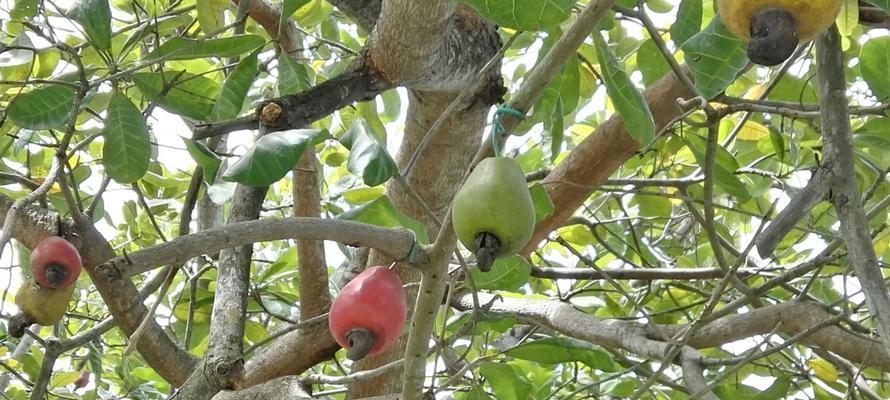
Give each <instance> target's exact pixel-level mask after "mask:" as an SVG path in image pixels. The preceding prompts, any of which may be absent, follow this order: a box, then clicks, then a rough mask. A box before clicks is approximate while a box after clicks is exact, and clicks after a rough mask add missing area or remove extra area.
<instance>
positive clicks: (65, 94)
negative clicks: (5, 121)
mask: <svg viewBox="0 0 890 400" xmlns="http://www.w3.org/2000/svg"><path fill="white" fill-rule="evenodd" d="M75 97H76V94H75V92H74V88H72V87H69V86H62V85H47V86H44V87H41V88H38V89H35V90H32V91H30V92H28V93H22V94H21V95H19V96H18V97H16V98H15V101H13V103H12V105H10V106H9V110H7V114H8V116H9V119H10V120H12V123H14V124H16V125H18V126H20V127H22V128H26V129H34V130H39V129H53V128H58V127H60V126H62V125H65V124H66V123H67V122H68V120H69V119H70V118H71V114H72V113H73V110H74V99H75Z"/></svg>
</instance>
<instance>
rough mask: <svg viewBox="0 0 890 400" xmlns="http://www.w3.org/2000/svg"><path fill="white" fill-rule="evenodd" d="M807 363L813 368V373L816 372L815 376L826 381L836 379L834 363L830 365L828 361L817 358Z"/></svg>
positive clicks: (830, 381) (829, 381) (831, 381)
mask: <svg viewBox="0 0 890 400" xmlns="http://www.w3.org/2000/svg"><path fill="white" fill-rule="evenodd" d="M807 365H809V366H810V368H812V369H813V373H815V374H816V377H817V378H819V379H821V380H823V381H825V382H827V383H833V382H835V381H837V375H838V374H837V369H835V368H834V365H831V363H830V362H828V361H825V360H823V359H821V358H817V359H815V360H810V361H807Z"/></svg>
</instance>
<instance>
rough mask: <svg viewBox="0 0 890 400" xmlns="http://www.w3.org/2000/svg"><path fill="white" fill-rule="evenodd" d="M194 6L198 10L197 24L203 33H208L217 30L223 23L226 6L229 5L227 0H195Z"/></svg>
mask: <svg viewBox="0 0 890 400" xmlns="http://www.w3.org/2000/svg"><path fill="white" fill-rule="evenodd" d="M195 6H196V8H197V11H198V25H200V26H201V31H202V32H204V34H205V35H206V34H210V33H212V32H215V31H217V30H219V29H220V28H222V27H223V25H225V22H226V15H225V11H226V8H228V7H229V2H228V1H227V0H196V1H195Z"/></svg>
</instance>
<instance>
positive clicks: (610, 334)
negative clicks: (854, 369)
mask: <svg viewBox="0 0 890 400" xmlns="http://www.w3.org/2000/svg"><path fill="white" fill-rule="evenodd" d="M479 301H480V302H482V303H491V308H490V309H489V311H488V312H489V313H491V314H498V315H509V316H513V317H517V318H520V319H523V320H527V321H531V322H534V323H535V324H538V325H541V326H544V327H547V328H550V329H553V330H556V331H558V332H560V333H562V334H565V335H567V336H571V337H574V338H577V339H582V340H586V341H588V342H590V343H593V344H596V345H600V346H603V347H607V348H621V349H624V350H628V351H631V352H633V353H635V354H637V355H638V356H641V357H646V358H650V359H653V360H661V359H662V358H663V357H664V355H665V354H666V353H665V350H667V349H668V348H669V347H668V346H670V344H669V342H665V341H662V338H663V337H664V336H667V337H669V338H670V337H673V336H675V335H677V334H678V333H680V332H683V331H684V330H685V329H687V325H643V324H638V323H634V322H629V321H619V320H605V319H599V318H597V317H594V316H592V315H589V314H586V313H584V312H582V311H579V310H577V309H575V308H574V307H572V306H571V305H570V304H567V303H563V302H559V301H555V300H538V299H529V298H514V297H509V298H501V297H499V296H496V295H492V294H487V293H479ZM451 305H452V307H454V308H456V309H458V310H461V311H470V310H472V309H473V300H472V294H470V293H460V294H458V295H455V297H454V298H453V299H452V301H451ZM831 318H834V316H833V315H831V314H830V313H829V312H828V311H826V310H825V309H824V308H822V306H820V305H817V304H814V303H805V302H789V303H782V304H777V305H771V306H766V307H763V308H758V309H754V310H752V311H751V312H748V313H745V314H735V315H731V316H727V317H724V318H721V319H718V320H714V321H711V322H708V323H706V324H704V325H703V326H702V327H701V328H700V329H699V331H698V333H696V334H695V336H693V337H692V339H691V340H690V342H689V344H688V345H689V346H691V347H693V348H695V349H704V348H711V347H718V346H721V345H724V344H727V343H731V342H734V341H737V340H741V339H745V338H749V337H752V336H757V335H763V334H767V333H769V332H770V331H772V330H773V328H775V327H776V325H777V324H780V323H781V328H780V329H781V331H782V332H783V333H785V334H788V335H795V334H798V333H800V332H803V331H805V330H807V329H808V328H810V327H812V326H814V325H817V324H819V323H821V322H822V321H825V320H828V319H831ZM662 335H664V336H662ZM803 342H804V343H808V344H811V345H814V346H818V347H821V348H823V349H825V350H828V351H831V352H832V353H835V354H838V355H840V356H842V357H844V358H846V359H848V360H851V361H853V362H855V363H861V364H865V365H868V366H872V367H875V368H878V369H880V370H882V371H890V352H887V351H886V350H884V349H883V348H881V346H879V345H878V344H877V343H875V342H873V341H871V340H869V339H867V338H864V337H861V336H859V335H856V334H853V333H850V332H847V331H845V330H843V329H841V328H839V327H837V326H828V327H825V328H822V329H820V330H818V331H816V332H815V333H813V334H811V335H809V336H808V337H807V338H805V339H804V340H803ZM681 354H682V353H681ZM687 356H688V355H687ZM692 359H695V357H693V358H692ZM699 360H700V358H699V359H698V360H697V361H699Z"/></svg>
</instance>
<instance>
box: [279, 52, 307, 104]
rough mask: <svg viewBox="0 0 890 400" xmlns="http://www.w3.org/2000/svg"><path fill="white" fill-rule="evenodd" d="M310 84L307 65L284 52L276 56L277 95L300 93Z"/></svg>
mask: <svg viewBox="0 0 890 400" xmlns="http://www.w3.org/2000/svg"><path fill="white" fill-rule="evenodd" d="M310 86H312V80H311V79H309V66H308V65H305V64H302V63H298V62H296V61H295V60H294V59H293V58H291V57H290V56H288V55H287V54H285V53H281V55H279V56H278V95H279V96H287V95H291V94H297V93H300V92H302V91H304V90H306V89H309V87H310Z"/></svg>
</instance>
